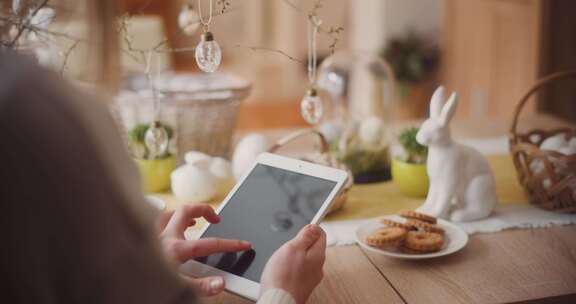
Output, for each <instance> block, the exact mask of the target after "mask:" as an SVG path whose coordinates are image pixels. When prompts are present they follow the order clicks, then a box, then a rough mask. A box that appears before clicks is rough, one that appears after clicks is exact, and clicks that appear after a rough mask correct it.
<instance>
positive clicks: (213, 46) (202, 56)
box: [196, 32, 222, 73]
mask: <svg viewBox="0 0 576 304" xmlns="http://www.w3.org/2000/svg"><path fill="white" fill-rule="evenodd" d="M221 60H222V51H221V49H220V46H219V45H218V42H216V40H214V35H212V33H211V32H205V33H203V34H202V37H201V40H200V43H198V46H196V63H197V64H198V67H199V68H200V69H201V70H202V71H204V72H207V73H212V72H214V71H216V70H217V69H218V66H220V61H221Z"/></svg>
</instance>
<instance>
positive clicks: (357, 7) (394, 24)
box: [121, 0, 576, 125]
mask: <svg viewBox="0 0 576 304" xmlns="http://www.w3.org/2000/svg"><path fill="white" fill-rule="evenodd" d="M185 2H186V1H184V0H172V1H159V0H158V1H154V0H151V1H150V0H121V11H122V12H128V13H132V14H138V15H143V16H148V17H151V18H152V20H156V23H157V25H159V26H161V27H162V30H161V31H162V32H163V33H164V35H165V36H166V37H168V38H169V43H170V44H171V46H173V47H192V46H194V45H195V44H196V43H197V41H198V39H199V38H198V36H192V37H186V36H184V35H178V34H174V33H177V32H178V29H177V24H176V19H177V15H178V12H179V11H180V9H181V7H182V5H183V4H184V3H185ZM205 2H207V1H205ZM230 2H231V7H230V9H229V10H228V12H227V13H225V14H224V15H221V16H216V17H215V20H214V26H213V28H212V30H213V32H214V34H215V35H216V37H217V40H218V41H220V43H221V45H222V46H223V51H224V59H223V64H224V66H223V68H224V69H226V70H228V71H231V72H234V73H236V74H239V75H241V76H244V77H246V78H249V79H251V80H252V81H253V83H254V91H253V93H252V94H251V96H250V98H249V99H248V101H247V103H246V105H245V107H244V108H245V109H251V111H254V113H259V114H261V115H264V116H266V113H276V112H279V113H283V115H282V117H281V118H279V119H280V121H281V124H302V121H301V120H300V118H299V115H298V107H297V103H298V101H299V99H300V98H301V96H302V95H303V93H304V91H305V90H306V87H307V80H306V70H305V67H304V65H302V64H301V63H298V62H295V61H294V60H291V59H288V58H286V56H282V55H279V54H278V53H275V52H270V51H264V50H261V49H259V48H265V49H272V50H281V51H282V52H285V53H286V54H288V55H290V56H293V57H294V58H297V59H298V60H304V61H305V59H306V47H307V45H306V17H305V15H303V14H302V13H300V12H298V11H297V10H295V9H292V8H291V7H290V6H289V5H288V4H287V2H285V1H282V0H275V1H272V0H242V1H230ZM290 2H291V3H293V4H294V5H296V6H298V7H300V8H307V7H309V6H310V5H311V3H312V1H306V0H293V1H290ZM190 3H191V4H192V5H193V6H196V1H195V0H194V1H190ZM323 3H324V6H323V8H322V9H321V10H320V16H321V17H322V19H323V21H324V23H325V24H330V25H338V26H342V27H343V28H344V32H343V33H342V34H341V35H340V36H339V42H338V45H337V48H338V49H352V50H369V51H372V52H375V53H383V52H384V50H385V49H386V47H387V46H388V45H389V44H390V41H391V40H393V39H395V38H402V37H406V36H408V35H410V34H413V35H417V36H419V37H422V38H423V39H425V40H426V41H427V42H428V43H432V44H436V45H437V46H438V50H439V53H440V59H439V64H438V67H437V68H436V69H435V71H434V73H432V74H431V75H430V76H429V77H427V79H426V80H425V81H421V82H419V83H416V84H412V85H411V89H410V90H409V92H410V94H406V95H405V98H413V99H417V100H419V101H411V102H410V103H407V104H409V108H418V109H420V110H418V111H416V112H417V113H419V114H416V116H422V115H423V114H422V113H424V114H425V111H426V104H427V100H428V98H429V96H430V93H431V91H432V90H433V88H434V87H435V86H436V85H438V84H445V85H446V86H447V87H448V88H449V89H451V90H457V91H458V92H459V93H460V96H461V99H460V100H461V103H460V104H461V109H460V110H459V111H458V115H459V116H460V118H466V119H469V118H472V119H477V120H486V119H493V120H496V119H500V120H509V119H510V117H511V116H512V112H513V109H514V107H515V105H516V103H517V101H518V100H519V99H520V97H521V95H522V93H524V92H525V91H526V90H527V89H528V88H529V87H530V85H531V84H533V83H534V82H535V80H536V79H537V78H539V77H541V76H542V75H544V74H547V73H551V72H554V71H558V70H563V69H568V68H576V60H575V59H574V57H576V56H574V54H576V34H575V32H576V24H575V22H576V21H575V20H576V18H574V17H575V16H574V13H567V12H576V2H575V1H570V0H546V1H545V0H402V1H398V0H362V1H352V0H327V1H324V2H323ZM143 20H144V19H143ZM146 22H148V23H146ZM153 22H154V21H150V19H148V21H142V24H143V25H142V27H144V26H145V25H144V24H148V26H150V24H151V23H153ZM146 31H148V32H154V31H153V30H146ZM149 36H150V37H152V36H154V35H149ZM151 39H152V38H151ZM155 39H158V37H156V38H155ZM330 43H331V41H330V39H329V37H326V36H321V37H320V38H319V57H320V58H323V57H326V56H328V55H330V49H329V47H328V46H329V44H330ZM256 48H258V49H256ZM166 60H167V62H169V63H170V65H171V66H172V67H173V68H175V69H176V70H182V71H184V70H185V71H188V70H195V69H196V67H195V62H194V57H193V53H177V54H171V55H170V56H169V58H167V59H166ZM572 87H574V86H569V85H568V86H562V88H551V89H550V90H547V91H545V92H544V93H543V94H540V98H539V101H538V102H537V103H533V105H531V106H530V109H529V111H528V112H531V113H534V112H536V111H541V112H545V113H549V114H551V115H556V116H560V117H563V118H565V119H570V120H572V121H576V101H575V99H574V96H575V95H576V91H575V89H572ZM544 95H546V97H544ZM406 96H407V97H406ZM399 112H401V111H399ZM413 116H414V115H412V114H408V115H406V117H407V118H414V117H413ZM241 123H242V122H241ZM272 125H274V123H273V124H272Z"/></svg>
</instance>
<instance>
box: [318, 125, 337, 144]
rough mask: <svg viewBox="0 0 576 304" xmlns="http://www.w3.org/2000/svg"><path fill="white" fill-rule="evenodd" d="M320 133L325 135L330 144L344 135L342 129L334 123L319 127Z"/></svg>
mask: <svg viewBox="0 0 576 304" xmlns="http://www.w3.org/2000/svg"><path fill="white" fill-rule="evenodd" d="M318 131H319V132H320V133H322V135H324V138H326V140H327V141H328V142H333V141H334V140H336V139H337V138H338V137H340V134H341V133H342V127H341V126H339V125H338V124H336V123H334V122H325V123H323V124H321V125H320V127H318Z"/></svg>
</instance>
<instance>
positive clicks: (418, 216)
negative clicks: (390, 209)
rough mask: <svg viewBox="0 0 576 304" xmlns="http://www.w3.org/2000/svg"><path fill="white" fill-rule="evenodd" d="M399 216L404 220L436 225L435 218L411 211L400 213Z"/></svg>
mask: <svg viewBox="0 0 576 304" xmlns="http://www.w3.org/2000/svg"><path fill="white" fill-rule="evenodd" d="M400 216H401V217H403V218H406V219H414V220H419V221H423V222H427V223H430V224H436V218H435V217H433V216H430V215H427V214H424V213H420V212H416V211H412V210H405V211H401V212H400Z"/></svg>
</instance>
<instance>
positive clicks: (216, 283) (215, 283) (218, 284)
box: [210, 278, 224, 292]
mask: <svg viewBox="0 0 576 304" xmlns="http://www.w3.org/2000/svg"><path fill="white" fill-rule="evenodd" d="M223 284H224V280H222V278H217V279H213V280H212V281H210V290H211V291H213V292H214V291H218V290H220V289H221V288H222V285H223Z"/></svg>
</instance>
